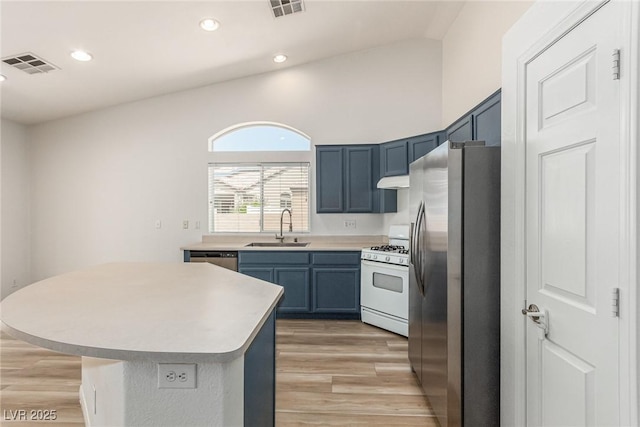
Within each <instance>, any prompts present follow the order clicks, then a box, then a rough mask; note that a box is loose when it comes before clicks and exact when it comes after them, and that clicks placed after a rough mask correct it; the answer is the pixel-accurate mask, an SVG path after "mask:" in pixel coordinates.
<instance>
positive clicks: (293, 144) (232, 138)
mask: <svg viewBox="0 0 640 427" xmlns="http://www.w3.org/2000/svg"><path fill="white" fill-rule="evenodd" d="M310 150H311V139H310V138H309V137H308V136H307V135H305V134H304V133H302V132H300V131H298V130H296V129H294V128H292V127H289V126H285V125H282V124H278V123H269V122H255V123H244V124H241V125H236V126H232V127H230V128H227V129H225V130H223V131H222V132H219V133H217V134H215V135H214V136H212V137H211V138H210V139H209V151H213V152H224V151H310Z"/></svg>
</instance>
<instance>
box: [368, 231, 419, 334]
mask: <svg viewBox="0 0 640 427" xmlns="http://www.w3.org/2000/svg"><path fill="white" fill-rule="evenodd" d="M361 260H362V265H361V277H360V304H361V307H360V309H361V316H362V321H363V322H365V323H369V324H371V325H374V326H378V327H380V328H383V329H386V330H389V331H391V332H395V333H397V334H400V335H404V336H408V334H409V331H408V318H409V226H408V225H392V226H391V227H390V228H389V244H388V245H383V246H373V247H371V248H365V249H363V250H362V256H361Z"/></svg>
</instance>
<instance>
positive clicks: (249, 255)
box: [238, 251, 309, 266]
mask: <svg viewBox="0 0 640 427" xmlns="http://www.w3.org/2000/svg"><path fill="white" fill-rule="evenodd" d="M238 257H239V258H240V264H241V265H242V264H253V265H256V264H268V265H271V266H273V265H275V264H278V265H283V264H284V265H289V264H298V265H300V264H309V252H306V251H291V252H280V251H255V252H248V251H247V252H245V251H241V252H240V253H239V254H238Z"/></svg>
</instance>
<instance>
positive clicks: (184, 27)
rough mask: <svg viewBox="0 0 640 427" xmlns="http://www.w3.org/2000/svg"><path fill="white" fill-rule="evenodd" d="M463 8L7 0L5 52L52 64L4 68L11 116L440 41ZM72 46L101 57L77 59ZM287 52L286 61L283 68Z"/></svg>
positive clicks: (60, 111)
mask: <svg viewBox="0 0 640 427" xmlns="http://www.w3.org/2000/svg"><path fill="white" fill-rule="evenodd" d="M283 1H284V2H286V0H283ZM462 5H463V2H458V1H426V0H414V1H395V0H385V1H376V0H356V1H343V0H306V1H305V2H304V9H305V10H304V11H303V12H301V13H296V14H292V15H288V16H283V17H279V18H275V17H274V15H273V13H272V10H271V6H270V0H261V1H253V0H251V1H249V0H233V1H40V2H36V1H24V0H23V1H6V0H3V1H2V2H1V3H0V24H1V26H0V39H1V42H0V57H1V58H3V59H6V58H8V57H15V56H21V55H22V54H25V53H30V54H33V55H35V56H37V57H39V58H42V59H43V60H45V61H46V62H48V63H50V64H51V65H52V66H53V67H55V69H54V70H52V71H48V72H45V73H35V74H29V73H26V72H25V71H23V70H20V69H17V68H15V67H14V66H12V65H9V64H7V63H5V62H0V74H2V75H4V76H6V78H7V80H6V81H4V82H1V83H0V102H1V108H2V117H3V118H7V119H10V120H14V121H17V122H20V123H25V124H33V123H39V122H43V121H48V120H53V119H57V118H61V117H65V116H69V115H74V114H78V113H82V112H86V111H91V110H95V109H99V108H103V107H106V106H110V105H116V104H120V103H124V102H130V101H134V100H139V99H144V98H149V97H153V96H157V95H160V94H165V93H170V92H175V91H180V90H184V89H189V88H195V87H200V86H204V85H208V84H212V83H216V82H221V81H225V80H230V79H236V78H240V77H245V76H249V75H254V74H259V73H264V72H269V71H273V70H277V69H281V68H284V67H291V66H295V65H299V64H303V63H307V62H311V61H317V60H321V59H323V58H328V57H332V56H336V55H341V54H345V53H349V52H354V51H358V50H362V49H368V48H371V47H374V46H379V45H383V44H388V43H393V42H397V41H400V40H405V39H413V38H421V37H424V38H431V39H442V38H443V37H444V35H445V34H446V31H447V29H448V28H449V26H450V25H451V23H452V22H453V20H454V19H455V17H456V16H457V14H458V12H459V11H460V9H461V7H462ZM207 17H214V18H215V19H216V20H218V21H219V22H220V23H221V25H220V28H219V29H218V30H217V31H213V32H206V31H203V30H202V29H201V28H200V26H199V22H200V21H201V20H202V19H203V18H207ZM75 49H83V50H86V51H88V52H90V53H91V54H92V55H93V60H92V61H90V62H79V61H76V60H74V59H72V58H71V56H70V53H71V52H72V51H73V50H75ZM278 53H283V54H285V55H287V56H288V60H287V61H286V62H284V63H282V64H277V63H274V62H273V61H272V58H273V56H274V55H275V54H278Z"/></svg>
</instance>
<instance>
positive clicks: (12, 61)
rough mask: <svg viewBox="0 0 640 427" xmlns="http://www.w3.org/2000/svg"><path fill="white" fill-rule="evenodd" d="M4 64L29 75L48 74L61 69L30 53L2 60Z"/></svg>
mask: <svg viewBox="0 0 640 427" xmlns="http://www.w3.org/2000/svg"><path fill="white" fill-rule="evenodd" d="M2 62H4V63H5V64H9V65H11V66H12V67H15V68H17V69H18V70H22V71H24V72H25V73H27V74H40V73H48V72H49V71H53V70H58V69H59V68H58V67H56V66H55V65H53V64H52V63H50V62H47V61H45V60H44V59H42V58H39V57H38V56H36V55H34V54H33V53H28V52H27V53H21V54H20V55H13V56H8V57H6V58H2Z"/></svg>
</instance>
